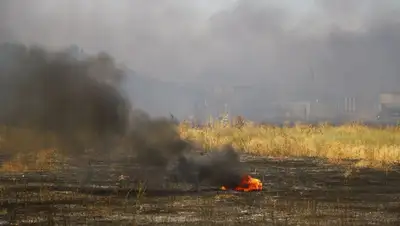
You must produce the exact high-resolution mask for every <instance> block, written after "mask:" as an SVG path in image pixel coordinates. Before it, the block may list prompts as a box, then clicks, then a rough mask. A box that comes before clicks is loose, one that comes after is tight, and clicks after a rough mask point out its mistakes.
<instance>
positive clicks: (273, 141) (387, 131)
mask: <svg viewBox="0 0 400 226" xmlns="http://www.w3.org/2000/svg"><path fill="white" fill-rule="evenodd" d="M180 133H181V136H182V137H183V138H185V139H191V140H195V141H197V142H199V143H201V144H202V145H203V147H204V148H205V149H206V150H207V149H211V148H213V147H216V146H220V145H222V144H224V143H232V144H233V145H234V146H235V147H236V148H237V149H238V150H241V151H243V152H244V153H248V154H255V155H259V156H274V157H317V158H322V159H327V160H328V161H330V162H333V163H340V162H341V161H343V160H344V161H348V160H354V161H355V164H354V166H356V167H373V168H384V169H387V168H390V166H392V165H396V164H398V163H399V162H400V127H384V128H377V127H368V126H364V125H361V124H348V125H342V126H329V125H328V124H320V125H318V126H310V125H301V124H298V125H296V126H293V127H277V126H267V125H255V124H252V123H248V124H246V125H244V126H241V127H235V126H224V125H223V124H222V123H214V124H213V125H212V126H210V127H202V128H191V127H188V126H187V125H184V124H183V125H181V126H180Z"/></svg>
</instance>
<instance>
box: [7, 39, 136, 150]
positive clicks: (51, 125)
mask: <svg viewBox="0 0 400 226" xmlns="http://www.w3.org/2000/svg"><path fill="white" fill-rule="evenodd" d="M0 58H1V60H0V96H1V101H0V122H1V124H3V125H8V126H12V127H20V128H29V129H33V130H37V131H40V132H45V131H50V132H53V133H56V134H57V135H58V137H59V138H62V139H61V141H62V143H63V144H64V145H66V146H68V147H67V148H68V150H72V149H75V150H80V151H81V152H82V151H83V150H84V149H85V148H86V147H85V146H89V145H94V143H93V142H89V140H90V139H92V140H93V141H94V142H97V141H107V140H109V138H111V137H113V136H123V135H124V134H125V131H126V129H127V125H128V121H127V119H128V114H129V110H130V104H129V102H128V101H127V100H126V99H125V98H124V97H123V96H122V94H121V93H120V92H119V90H118V87H117V84H118V83H119V82H120V80H121V79H123V76H124V75H123V72H122V71H120V70H119V69H117V68H116V67H115V65H114V62H113V59H112V58H111V57H109V56H108V55H107V54H99V55H97V56H94V57H88V58H87V59H85V60H82V61H78V60H77V59H75V58H74V57H73V55H72V54H70V52H68V51H59V52H48V51H46V50H45V49H43V48H40V47H25V46H23V45H15V44H7V43H6V44H2V45H0ZM80 136H83V137H85V136H86V138H88V139H86V140H85V141H82V139H80V138H82V137H80ZM101 145H105V143H104V142H103V143H101ZM87 148H89V147H87Z"/></svg>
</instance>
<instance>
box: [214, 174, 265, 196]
mask: <svg viewBox="0 0 400 226" xmlns="http://www.w3.org/2000/svg"><path fill="white" fill-rule="evenodd" d="M221 189H222V190H227V189H229V188H227V187H226V186H222V187H221ZM233 190H235V191H246V192H247V191H261V190H262V183H261V181H260V180H259V179H256V178H252V177H251V176H250V175H245V176H244V177H243V178H242V181H241V182H240V184H239V185H238V186H237V187H235V188H233Z"/></svg>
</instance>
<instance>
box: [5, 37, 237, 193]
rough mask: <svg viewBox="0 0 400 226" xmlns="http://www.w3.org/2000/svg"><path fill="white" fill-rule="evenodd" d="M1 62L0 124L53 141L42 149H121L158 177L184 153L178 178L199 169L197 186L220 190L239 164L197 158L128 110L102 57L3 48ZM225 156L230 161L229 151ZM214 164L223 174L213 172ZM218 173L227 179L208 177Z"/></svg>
mask: <svg viewBox="0 0 400 226" xmlns="http://www.w3.org/2000/svg"><path fill="white" fill-rule="evenodd" d="M0 56H1V57H2V60H3V61H1V62H0V66H1V67H0V68H1V69H0V70H1V71H0V79H1V82H0V92H1V93H0V96H1V98H2V99H1V101H0V122H1V124H2V125H5V126H6V127H10V128H24V129H28V130H31V131H35V132H36V133H38V134H45V133H52V134H55V135H56V138H57V140H58V141H59V142H58V143H57V144H56V145H57V146H56V147H46V145H49V144H46V143H44V144H43V147H42V148H59V149H60V150H62V151H64V153H66V154H67V155H71V154H78V156H79V154H82V153H84V152H85V151H86V150H88V149H93V150H94V151H95V153H98V154H106V153H109V154H112V153H113V151H115V150H116V149H118V148H119V149H121V148H122V149H125V150H123V151H124V152H125V153H127V154H135V156H136V157H137V160H138V161H139V163H140V165H141V166H142V167H156V168H157V169H158V170H159V172H160V173H162V172H164V171H165V170H166V168H167V166H168V165H169V164H171V162H172V161H175V160H177V159H181V160H182V159H187V156H186V155H187V154H190V156H191V158H190V159H191V161H190V167H184V164H183V162H182V164H181V165H178V169H181V170H182V171H181V172H180V173H181V174H185V173H187V172H189V171H193V172H192V173H193V177H197V174H196V173H198V172H197V169H198V168H201V170H200V171H201V172H200V174H201V175H200V177H201V180H204V179H208V178H213V180H214V184H215V183H217V184H219V185H221V183H222V182H223V180H224V179H225V178H226V176H227V175H229V174H230V173H232V172H233V171H232V170H233V168H235V167H238V166H239V165H240V163H239V160H238V158H228V157H227V158H224V159H222V157H221V156H220V155H215V156H214V155H210V156H208V158H201V157H200V156H199V155H196V154H194V153H193V147H192V144H191V143H190V142H189V141H185V140H182V139H181V138H180V136H179V134H178V133H177V131H176V125H175V124H174V123H173V122H172V121H170V120H168V119H165V118H154V119H153V118H151V117H149V116H148V115H147V114H146V113H144V112H142V111H140V110H139V109H133V108H132V104H131V103H130V100H129V99H128V98H126V96H125V93H124V92H123V91H122V89H121V87H120V85H121V82H124V79H125V74H124V71H123V70H121V69H119V68H118V66H117V65H116V64H115V63H114V60H113V58H111V57H110V56H109V55H107V54H105V53H100V54H98V55H95V56H86V57H85V58H84V59H80V60H79V59H76V58H75V57H74V56H73V55H72V54H71V53H70V52H68V51H58V52H51V51H47V50H46V49H43V48H40V47H26V46H23V45H14V44H3V45H1V46H0ZM6 139H7V138H6ZM51 145H54V143H52V144H51ZM229 153H231V155H232V154H233V155H236V154H235V151H234V150H233V149H232V150H229ZM14 154H16V153H14ZM197 159H198V160H197ZM221 161H222V163H223V167H224V170H217V169H220V167H219V166H218V165H217V164H218V162H221ZM226 163H229V164H230V165H227V164H226ZM217 171H218V172H219V173H220V174H221V173H223V172H225V174H226V175H225V176H223V175H220V176H219V177H213V176H214V174H215V172H217ZM237 177H239V179H237V181H238V182H239V181H240V175H237ZM217 178H218V180H219V181H218V182H215V180H216V179H217ZM233 180H234V179H233ZM186 181H187V182H192V181H193V178H190V179H187V180H186ZM238 182H237V183H238Z"/></svg>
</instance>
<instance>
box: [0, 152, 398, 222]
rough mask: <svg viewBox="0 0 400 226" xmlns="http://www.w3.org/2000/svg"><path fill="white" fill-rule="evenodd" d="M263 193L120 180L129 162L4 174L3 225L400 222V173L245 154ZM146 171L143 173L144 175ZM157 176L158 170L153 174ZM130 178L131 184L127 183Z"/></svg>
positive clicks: (133, 178) (132, 178) (309, 160)
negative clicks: (260, 183)
mask: <svg viewBox="0 0 400 226" xmlns="http://www.w3.org/2000/svg"><path fill="white" fill-rule="evenodd" d="M243 161H245V162H246V163H247V166H248V170H249V172H250V174H251V175H252V176H254V177H257V178H260V179H261V180H262V181H263V184H264V190H263V191H261V192H235V191H221V190H219V189H218V188H210V187H204V188H202V190H201V191H200V192H198V191H195V190H193V188H192V187H191V186H189V185H185V184H177V183H172V182H168V183H165V184H163V185H159V186H158V187H157V186H150V185H149V186H147V187H146V186H145V185H144V184H143V183H139V182H138V181H135V175H134V174H132V175H130V180H132V181H130V180H129V179H127V180H123V181H118V176H119V174H120V173H121V172H129V171H132V172H133V171H134V168H135V167H134V166H129V168H128V167H127V166H125V167H124V166H123V164H118V163H113V164H106V165H104V164H103V165H102V164H93V165H92V166H93V170H92V172H91V174H92V175H91V180H90V182H88V181H86V183H82V179H81V178H82V176H83V177H85V176H84V175H85V174H87V172H86V169H85V170H81V169H78V168H69V169H68V170H67V169H64V170H62V171H61V172H59V173H57V174H44V173H43V174H39V173H25V174H23V175H22V174H18V175H17V174H14V175H10V174H7V175H6V174H2V175H1V178H0V182H1V184H2V186H1V201H0V214H1V215H0V217H1V218H0V219H2V220H0V225H9V224H16V225H44V224H46V225H49V224H50V225H82V224H83V225H400V215H399V214H400V188H399V186H400V173H399V172H400V171H399V169H397V168H393V169H392V170H391V171H387V172H385V171H378V170H372V169H355V168H351V167H348V166H345V165H342V166H337V165H332V164H328V163H326V162H324V161H322V160H318V159H272V158H269V159H267V158H260V157H249V156H247V157H243ZM143 173H144V172H142V173H141V174H143ZM150 175H152V176H157V175H154V174H151V173H150ZM124 183H125V184H124Z"/></svg>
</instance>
